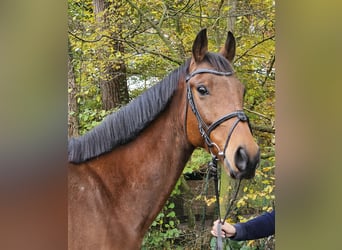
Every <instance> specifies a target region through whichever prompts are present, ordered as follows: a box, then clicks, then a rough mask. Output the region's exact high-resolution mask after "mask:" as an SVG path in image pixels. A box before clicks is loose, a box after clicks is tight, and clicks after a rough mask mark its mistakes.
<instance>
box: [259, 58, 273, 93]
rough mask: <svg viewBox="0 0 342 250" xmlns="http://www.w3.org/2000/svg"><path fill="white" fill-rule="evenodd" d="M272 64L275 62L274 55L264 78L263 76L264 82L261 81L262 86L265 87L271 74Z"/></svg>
mask: <svg viewBox="0 0 342 250" xmlns="http://www.w3.org/2000/svg"><path fill="white" fill-rule="evenodd" d="M274 62H275V55H273V56H272V59H271V63H270V66H269V67H268V69H267V72H266V76H265V79H264V81H263V83H262V86H264V85H265V83H266V81H267V79H268V78H269V75H270V74H271V72H272V69H273V65H274Z"/></svg>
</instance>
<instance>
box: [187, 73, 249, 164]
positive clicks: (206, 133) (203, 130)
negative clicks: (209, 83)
mask: <svg viewBox="0 0 342 250" xmlns="http://www.w3.org/2000/svg"><path fill="white" fill-rule="evenodd" d="M203 73H209V74H214V75H219V76H230V75H232V74H233V72H220V71H216V70H212V69H198V70H195V71H194V72H192V73H191V74H190V75H188V76H187V77H186V78H185V82H186V88H187V99H188V102H189V104H190V107H191V110H192V112H193V113H194V114H195V116H196V119H197V121H198V129H199V132H200V134H201V136H202V137H203V139H204V141H205V143H206V145H207V146H208V149H209V151H210V153H211V155H212V156H215V155H214V154H213V153H212V150H211V149H212V147H216V149H217V150H218V156H221V157H223V158H225V154H224V152H225V151H226V149H227V147H228V143H229V141H230V137H231V135H232V133H233V131H234V129H235V127H236V126H237V125H238V123H239V122H240V121H241V122H247V123H248V125H249V121H248V117H247V116H246V114H245V113H244V112H243V110H237V111H234V112H232V113H230V114H227V115H224V116H223V117H221V118H219V119H218V120H216V121H215V122H213V123H212V124H211V125H209V126H208V125H207V124H206V123H205V121H203V119H202V117H201V115H200V113H199V112H198V109H197V107H196V104H195V101H194V97H193V94H192V91H191V88H190V84H189V81H190V79H191V78H192V77H194V76H195V75H198V74H203ZM234 117H236V118H237V119H236V121H235V122H234V124H233V125H232V127H231V128H230V131H229V133H228V136H227V139H226V143H225V145H224V148H223V151H222V150H221V149H220V147H219V146H218V145H217V144H216V143H215V142H213V141H212V140H211V139H210V133H211V132H212V131H213V130H214V129H216V128H217V127H218V126H219V125H220V124H221V123H223V122H225V121H227V120H229V119H231V118H234Z"/></svg>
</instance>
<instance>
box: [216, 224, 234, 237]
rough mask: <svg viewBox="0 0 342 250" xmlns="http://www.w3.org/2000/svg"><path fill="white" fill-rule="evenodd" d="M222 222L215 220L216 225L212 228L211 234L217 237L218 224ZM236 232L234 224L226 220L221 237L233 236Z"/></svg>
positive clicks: (222, 226)
mask: <svg viewBox="0 0 342 250" xmlns="http://www.w3.org/2000/svg"><path fill="white" fill-rule="evenodd" d="M218 223H220V220H216V221H214V225H213V227H212V230H211V234H212V235H213V236H215V237H217V236H218V232H217V224H218ZM235 234H236V229H235V227H234V226H233V225H232V224H229V223H228V222H225V223H224V224H223V225H221V237H222V238H225V237H232V236H234V235H235Z"/></svg>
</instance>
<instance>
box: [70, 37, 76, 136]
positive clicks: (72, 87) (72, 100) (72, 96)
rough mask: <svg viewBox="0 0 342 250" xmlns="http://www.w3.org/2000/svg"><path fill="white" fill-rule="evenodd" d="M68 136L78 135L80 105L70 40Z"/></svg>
mask: <svg viewBox="0 0 342 250" xmlns="http://www.w3.org/2000/svg"><path fill="white" fill-rule="evenodd" d="M68 47H69V48H68V49H69V51H68V52H69V53H68V137H75V136H78V126H79V124H78V118H77V117H78V105H77V98H76V96H77V93H78V89H77V86H76V80H75V73H74V66H73V59H72V53H71V48H70V41H68Z"/></svg>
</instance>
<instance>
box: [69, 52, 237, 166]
mask: <svg viewBox="0 0 342 250" xmlns="http://www.w3.org/2000/svg"><path fill="white" fill-rule="evenodd" d="M204 60H205V61H207V62H209V63H210V64H211V65H212V66H213V67H214V68H215V69H216V70H219V71H228V70H232V69H231V66H230V64H229V63H228V61H227V60H226V59H225V58H224V57H222V56H221V55H219V54H216V53H207V54H206V56H205V58H204ZM189 64H190V60H188V61H187V62H186V63H185V64H183V65H182V66H180V67H179V68H177V69H175V70H174V71H172V72H171V73H170V74H169V75H168V76H166V77H165V78H164V79H163V80H162V81H160V82H159V83H158V84H156V85H154V86H152V87H151V88H150V89H148V90H146V91H145V92H144V93H143V94H141V95H140V96H138V97H137V98H135V99H134V100H132V101H131V102H130V103H129V104H128V105H126V106H124V107H122V108H121V109H120V110H119V111H117V112H114V113H112V114H110V115H108V116H107V117H106V118H105V119H104V120H103V121H102V122H101V123H100V124H99V125H97V126H96V127H94V128H93V129H92V130H90V131H89V132H87V133H86V134H84V135H82V136H80V137H76V138H71V139H69V141H68V160H69V162H73V163H81V162H84V161H87V160H89V159H92V158H94V157H97V156H100V155H102V154H104V153H107V152H109V151H111V150H113V149H114V148H115V147H117V146H120V145H123V144H126V143H128V142H130V141H132V140H133V139H135V138H136V137H137V136H138V135H139V134H140V133H141V131H142V130H143V129H144V128H146V127H147V126H148V125H149V124H150V123H151V122H152V121H153V120H154V119H155V118H156V117H157V116H158V114H160V113H161V112H162V111H163V110H164V109H165V108H166V106H167V104H168V103H169V101H170V100H171V98H172V96H173V94H174V92H175V90H176V89H177V88H178V82H179V81H180V78H181V77H185V75H186V74H187V71H188V68H189Z"/></svg>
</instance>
